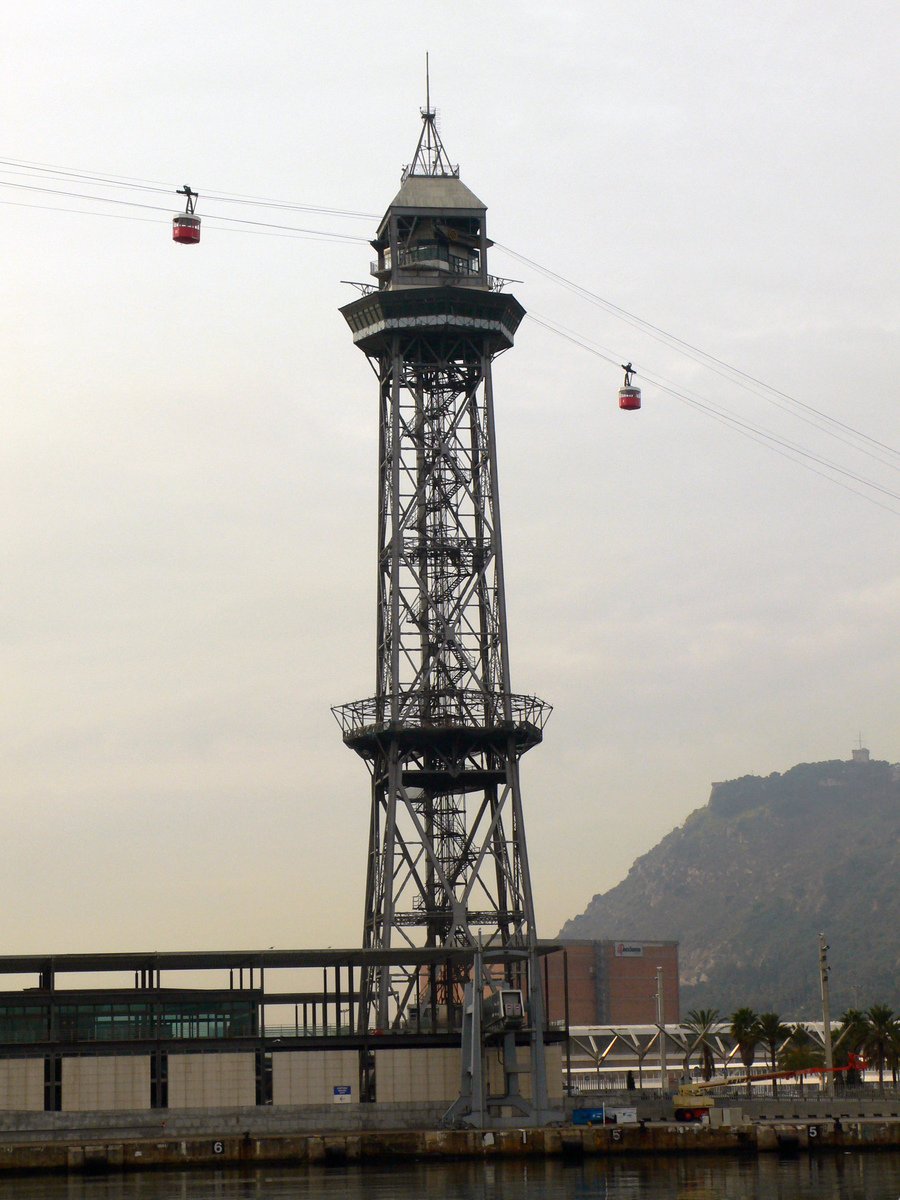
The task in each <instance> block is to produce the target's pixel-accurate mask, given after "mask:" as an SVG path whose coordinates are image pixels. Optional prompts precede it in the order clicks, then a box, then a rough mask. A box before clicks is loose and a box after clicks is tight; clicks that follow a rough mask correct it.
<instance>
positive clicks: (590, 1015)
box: [545, 939, 681, 1025]
mask: <svg viewBox="0 0 900 1200" xmlns="http://www.w3.org/2000/svg"><path fill="white" fill-rule="evenodd" d="M561 944H562V946H563V947H564V951H565V953H563V952H562V951H561V952H559V953H557V954H552V955H550V956H549V957H548V959H547V963H546V968H545V969H546V977H547V991H548V1010H549V1018H550V1020H551V1021H562V1020H565V1016H566V1007H565V975H566V974H568V991H569V1024H570V1025H613V1024H620V1025H649V1024H652V1023H653V1022H655V1021H656V971H657V968H658V967H662V971H663V1017H664V1019H665V1021H666V1023H667V1024H669V1023H672V1024H674V1023H677V1022H678V1021H679V1020H680V1018H681V1010H680V1001H679V993H678V943H677V942H664V941H658V942H638V941H631V942H622V941H580V940H578V941H574V940H573V941H567V940H565V939H562V941H561Z"/></svg>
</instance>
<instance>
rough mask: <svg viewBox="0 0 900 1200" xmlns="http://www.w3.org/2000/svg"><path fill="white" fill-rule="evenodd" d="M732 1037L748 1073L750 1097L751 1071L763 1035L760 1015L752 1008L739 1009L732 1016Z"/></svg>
mask: <svg viewBox="0 0 900 1200" xmlns="http://www.w3.org/2000/svg"><path fill="white" fill-rule="evenodd" d="M731 1036H732V1037H733V1038H734V1040H735V1042H736V1043H737V1048H738V1054H739V1055H740V1056H741V1062H742V1063H743V1064H744V1068H745V1070H746V1072H747V1096H748V1097H749V1095H750V1070H751V1068H752V1067H753V1063H754V1061H755V1059H756V1047H757V1044H758V1043H759V1042H760V1040H761V1038H762V1035H761V1033H760V1030H759V1015H758V1013H755V1012H754V1011H753V1009H752V1008H739V1009H737V1010H736V1011H735V1012H733V1013H732V1014H731Z"/></svg>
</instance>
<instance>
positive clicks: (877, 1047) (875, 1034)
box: [861, 1004, 900, 1095]
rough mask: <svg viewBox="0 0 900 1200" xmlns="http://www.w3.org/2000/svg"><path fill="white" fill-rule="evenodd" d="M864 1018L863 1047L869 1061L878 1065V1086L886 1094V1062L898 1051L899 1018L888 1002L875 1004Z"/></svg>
mask: <svg viewBox="0 0 900 1200" xmlns="http://www.w3.org/2000/svg"><path fill="white" fill-rule="evenodd" d="M863 1018H864V1020H865V1033H864V1035H863V1041H862V1046H861V1049H862V1051H863V1053H864V1054H865V1056H866V1058H868V1060H869V1062H873V1063H875V1064H876V1065H877V1067H878V1086H879V1088H880V1089H881V1094H882V1095H884V1064H885V1060H890V1059H891V1057H892V1055H893V1054H894V1053H896V1045H897V1040H898V1036H900V1025H898V1019H897V1017H895V1016H894V1013H893V1010H892V1009H890V1008H888V1006H887V1005H886V1004H873V1005H872V1007H871V1008H869V1009H867V1010H866V1012H865V1013H864V1014H863Z"/></svg>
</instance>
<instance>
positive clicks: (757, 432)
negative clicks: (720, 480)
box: [527, 313, 900, 516]
mask: <svg viewBox="0 0 900 1200" xmlns="http://www.w3.org/2000/svg"><path fill="white" fill-rule="evenodd" d="M527 319H528V320H531V321H534V322H535V323H536V324H538V325H541V326H542V327H543V328H544V329H547V330H549V331H550V332H551V333H555V334H556V335H557V336H559V337H562V338H564V339H565V340H566V341H569V342H572V343H573V344H574V345H576V346H580V347H581V348H582V349H583V350H587V351H588V352H589V353H590V354H593V355H595V356H596V357H597V358H602V359H604V360H605V361H606V362H609V363H613V364H615V365H619V363H620V359H621V356H613V355H612V354H611V352H610V351H609V350H604V349H601V348H600V347H598V346H596V345H595V344H594V343H592V342H590V341H588V340H587V339H586V338H583V337H581V336H580V335H579V334H574V333H572V332H571V331H569V330H565V329H563V328H561V327H558V326H556V325H554V324H552V323H551V322H549V321H547V320H546V319H544V318H543V317H539V316H537V315H536V314H534V313H528V314H527ZM641 377H642V378H644V379H647V380H648V381H649V382H650V383H652V384H653V385H654V386H655V387H658V388H659V389H660V390H661V391H663V392H666V393H667V394H668V395H670V396H672V397H673V398H674V399H676V400H680V401H682V403H684V404H688V405H690V406H691V407H692V408H695V409H696V410H697V411H698V412H703V413H705V414H706V415H707V416H710V417H712V418H713V420H716V421H718V422H719V423H720V424H723V425H726V426H728V427H730V428H731V429H733V430H734V431H735V432H736V433H740V434H741V435H742V436H743V437H747V438H749V439H750V440H751V441H754V442H756V443H758V444H759V445H761V446H764V447H766V448H767V449H769V450H773V451H775V453H776V454H780V455H781V456H782V457H783V458H788V459H789V460H790V461H791V462H794V463H796V464H797V465H798V466H801V467H805V468H806V469H807V470H809V471H812V472H813V473H814V474H816V475H821V476H822V478H823V479H827V480H829V481H830V482H831V483H835V484H837V485H838V486H839V487H842V488H844V489H845V490H846V491H849V492H853V493H854V494H855V495H857V496H861V497H862V498H863V499H864V500H868V501H869V502H870V503H871V504H875V505H877V506H878V507H879V508H883V509H884V510H885V511H886V512H890V513H894V514H895V515H896V516H900V510H898V509H896V508H894V507H893V506H892V505H890V504H884V503H882V502H881V501H880V500H877V499H876V498H875V497H874V496H871V495H869V494H868V493H867V492H863V491H860V490H859V488H855V487H851V486H850V484H848V483H845V482H844V481H843V480H841V479H836V478H835V477H834V475H831V474H829V473H828V472H829V471H834V472H837V473H838V474H840V475H844V476H846V477H847V478H849V479H852V480H854V481H855V482H857V483H860V484H862V485H863V486H864V487H867V488H871V489H873V490H874V491H877V492H880V493H882V494H883V495H885V496H887V497H889V498H890V499H892V500H900V494H898V493H897V492H892V491H891V490H890V489H889V488H885V487H883V486H882V485H881V484H878V483H875V482H873V481H872V480H870V479H866V478H865V476H862V475H857V474H856V473H855V472H853V471H849V470H847V469H846V468H845V467H841V466H840V465H839V464H837V463H833V462H831V461H830V460H829V459H826V458H822V457H821V456H820V455H817V454H815V453H813V452H812V451H810V450H806V449H804V448H803V447H802V446H799V445H798V444H797V443H795V442H790V441H788V440H787V439H785V438H782V437H779V436H778V435H777V434H773V433H770V432H768V431H767V430H765V429H762V428H760V427H758V426H756V425H753V424H752V423H750V422H749V421H745V420H744V419H743V418H741V417H737V416H735V415H734V414H733V413H730V412H729V411H728V410H727V409H725V408H721V407H720V406H719V405H716V404H714V403H713V402H712V401H710V400H707V399H705V398H699V397H697V396H696V395H691V394H689V393H686V392H684V391H682V390H680V389H679V388H677V387H676V386H675V385H674V384H672V383H670V382H669V381H667V380H665V379H663V378H662V377H661V376H657V375H655V374H653V373H651V372H648V371H642V372H641ZM813 464H818V466H814V465H813ZM823 467H824V468H825V470H822V469H820V468H823Z"/></svg>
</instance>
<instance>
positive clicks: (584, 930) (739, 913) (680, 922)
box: [559, 760, 900, 1019]
mask: <svg viewBox="0 0 900 1200" xmlns="http://www.w3.org/2000/svg"><path fill="white" fill-rule="evenodd" d="M898 879H900V768H898V767H896V766H892V765H891V764H890V763H887V762H881V761H871V762H869V761H867V762H856V761H853V762H845V761H841V760H833V761H828V762H822V763H799V764H798V765H797V766H795V767H792V768H790V770H788V771H786V772H784V773H783V774H781V773H778V772H776V773H773V774H771V775H768V776H756V775H745V776H743V777H741V778H739V779H733V780H728V781H726V782H724V783H718V784H713V786H712V789H711V793H710V798H709V802H708V803H707V804H706V806H705V807H703V808H699V809H696V810H695V811H694V812H692V813H691V814H690V815H689V816H688V817H687V819H686V820H685V821H684V823H683V824H682V825H681V826H679V827H678V828H676V829H673V830H672V831H671V832H670V833H668V834H666V836H665V837H664V838H662V840H661V841H660V842H658V843H657V845H656V846H654V847H653V849H651V850H650V851H648V852H647V853H646V854H644V855H641V856H640V857H639V858H637V859H635V861H634V863H633V864H632V866H631V869H630V870H629V872H628V874H627V875H626V877H625V879H624V880H622V882H621V883H619V884H617V885H616V886H615V887H613V888H610V889H609V890H608V891H607V892H605V893H602V894H599V895H596V896H594V898H593V899H592V900H591V901H590V903H589V904H588V906H587V908H586V909H585V911H584V912H583V913H581V914H580V915H578V916H576V917H573V918H572V919H571V920H569V921H567V922H566V923H565V925H564V926H563V928H562V930H561V931H560V934H559V936H560V937H561V938H613V939H621V938H628V939H634V940H636V941H640V940H644V941H650V940H653V939H669V938H675V939H677V940H678V941H679V942H680V943H681V945H680V951H679V958H680V974H681V1007H682V1011H687V1010H688V1009H690V1008H696V1007H707V1008H718V1009H719V1010H720V1011H721V1012H723V1013H725V1012H731V1011H733V1010H734V1009H736V1008H739V1007H741V1006H743V1005H749V1006H750V1007H753V1008H757V1009H760V1010H766V1011H780V1012H782V1013H783V1014H785V1015H787V1016H790V1017H794V1018H796V1019H800V1018H806V1019H809V1018H814V1017H816V1016H817V1015H818V1016H821V999H820V992H819V974H818V935H819V933H820V932H824V933H825V934H826V937H827V938H828V940H829V942H830V943H831V951H830V955H829V961H830V964H831V967H832V975H831V991H832V1006H833V1008H834V1010H835V1011H836V1012H837V1011H840V1010H842V1009H843V1008H847V1007H867V1006H868V1005H870V1004H874V1003H886V1004H889V1005H891V1006H892V1007H894V1008H897V1007H900V983H898V979H900V888H898V886H897V881H898Z"/></svg>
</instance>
